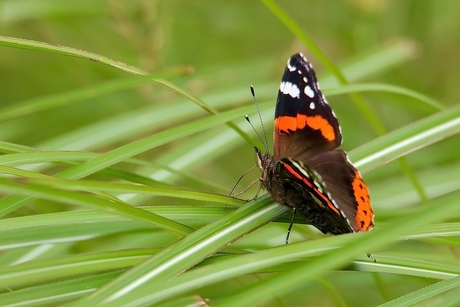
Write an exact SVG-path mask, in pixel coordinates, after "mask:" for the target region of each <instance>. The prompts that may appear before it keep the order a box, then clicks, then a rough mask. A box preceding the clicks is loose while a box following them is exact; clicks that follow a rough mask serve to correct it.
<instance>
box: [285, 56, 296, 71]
mask: <svg viewBox="0 0 460 307" xmlns="http://www.w3.org/2000/svg"><path fill="white" fill-rule="evenodd" d="M286 67H287V69H289V71H294V70H296V69H297V68H296V67H295V66H292V65H291V59H289V60H288V61H287V64H286Z"/></svg>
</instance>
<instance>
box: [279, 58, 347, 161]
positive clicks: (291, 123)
mask: <svg viewBox="0 0 460 307" xmlns="http://www.w3.org/2000/svg"><path fill="white" fill-rule="evenodd" d="M273 135H274V144H275V149H274V151H275V152H274V157H275V159H276V160H279V159H281V158H283V157H290V158H294V159H296V160H300V161H302V160H305V159H306V158H308V157H311V156H313V155H316V154H318V153H320V152H324V151H329V150H333V149H335V148H337V147H338V146H339V145H340V143H341V142H342V134H341V131H340V126H339V123H338V121H337V118H336V117H335V115H334V112H333V111H332V110H331V107H330V106H329V104H328V103H327V101H326V99H325V98H324V96H323V94H322V93H321V90H320V89H319V86H318V82H317V79H316V75H315V72H314V70H313V68H312V66H311V65H310V63H309V62H308V61H307V60H306V59H305V57H304V56H303V55H302V54H301V53H297V54H295V55H293V56H292V57H291V58H290V59H289V60H288V62H287V65H286V69H285V71H284V74H283V77H282V79H281V84H280V88H279V91H278V98H277V100H276V109H275V124H274V133H273Z"/></svg>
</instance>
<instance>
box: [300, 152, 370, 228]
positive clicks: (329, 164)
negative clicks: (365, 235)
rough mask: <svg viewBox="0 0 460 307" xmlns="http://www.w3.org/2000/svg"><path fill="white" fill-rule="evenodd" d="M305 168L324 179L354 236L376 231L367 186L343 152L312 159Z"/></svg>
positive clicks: (329, 153)
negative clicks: (359, 233)
mask: <svg viewBox="0 0 460 307" xmlns="http://www.w3.org/2000/svg"><path fill="white" fill-rule="evenodd" d="M304 164H305V165H307V167H308V168H311V169H314V170H315V171H316V172H317V173H318V174H319V175H320V176H321V179H322V181H323V184H324V186H325V189H326V191H327V193H329V194H330V196H331V199H333V200H334V202H335V204H336V206H337V208H338V209H339V210H340V213H341V215H343V217H344V218H345V219H346V220H347V221H348V222H349V224H350V226H351V227H352V229H353V231H354V232H363V231H368V230H371V229H372V228H373V226H374V212H373V210H372V206H371V202H370V198H369V191H368V189H367V185H366V184H365V183H364V181H363V179H362V177H361V174H360V173H359V172H358V170H357V169H356V168H355V167H354V166H353V165H352V164H351V162H350V160H349V159H348V156H347V154H346V153H345V152H344V151H343V150H332V151H328V152H324V153H321V154H318V155H315V156H312V157H310V158H309V159H307V160H306V161H304Z"/></svg>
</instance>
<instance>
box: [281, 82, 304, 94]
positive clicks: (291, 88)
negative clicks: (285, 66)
mask: <svg viewBox="0 0 460 307" xmlns="http://www.w3.org/2000/svg"><path fill="white" fill-rule="evenodd" d="M280 91H281V93H283V94H285V95H289V96H291V97H292V98H299V97H300V96H299V94H300V90H299V87H298V86H297V85H295V84H293V83H291V82H285V81H283V82H281V84H280Z"/></svg>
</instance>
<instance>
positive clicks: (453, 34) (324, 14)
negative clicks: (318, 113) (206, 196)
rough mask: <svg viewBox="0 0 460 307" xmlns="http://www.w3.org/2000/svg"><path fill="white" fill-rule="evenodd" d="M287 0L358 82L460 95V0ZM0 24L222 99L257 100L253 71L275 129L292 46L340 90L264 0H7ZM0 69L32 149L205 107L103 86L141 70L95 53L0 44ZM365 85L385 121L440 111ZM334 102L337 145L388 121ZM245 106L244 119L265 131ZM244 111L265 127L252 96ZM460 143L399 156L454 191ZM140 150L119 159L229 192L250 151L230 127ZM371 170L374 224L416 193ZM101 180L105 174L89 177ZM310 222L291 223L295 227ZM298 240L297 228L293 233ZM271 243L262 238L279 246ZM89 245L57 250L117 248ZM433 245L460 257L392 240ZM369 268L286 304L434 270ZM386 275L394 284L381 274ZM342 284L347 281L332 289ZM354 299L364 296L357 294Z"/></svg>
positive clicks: (113, 140) (155, 126)
mask: <svg viewBox="0 0 460 307" xmlns="http://www.w3.org/2000/svg"><path fill="white" fill-rule="evenodd" d="M278 4H279V5H280V6H281V7H282V9H283V10H285V12H286V13H287V14H288V15H289V16H290V17H291V18H292V19H293V20H295V21H296V22H297V23H298V25H299V26H300V27H301V29H302V30H303V31H305V33H306V34H307V35H308V37H309V38H310V39H312V41H314V42H315V44H316V45H317V46H318V47H319V49H320V50H321V51H322V52H323V53H324V54H325V55H326V56H327V57H328V58H329V60H330V61H332V63H334V64H335V65H336V66H337V67H339V69H341V70H342V71H343V72H344V74H345V75H346V76H347V78H348V80H349V81H350V82H352V83H354V82H372V83H384V84H390V85H397V86H399V87H402V88H407V89H411V90H413V91H415V92H418V93H420V94H423V95H427V96H429V97H431V98H433V99H434V100H436V101H438V102H439V103H440V104H442V105H444V106H445V107H451V106H455V105H457V101H458V100H459V98H460V91H459V86H458V84H460V73H459V71H460V70H459V68H460V57H459V56H458V50H459V49H460V35H459V34H460V31H459V29H460V2H458V1H455V0H444V1H434V0H431V1H416V0H413V1H397V0H379V1H377V0H368V1H366V0H346V1H345V0H344V1H321V0H310V1H282V2H281V1H279V2H278ZM0 34H1V35H3V36H9V37H17V38H23V39H28V40H34V41H40V42H46V43H50V44H53V45H61V46H67V47H72V48H76V49H80V50H84V51H88V52H93V53H96V54H99V55H102V56H106V57H108V58H112V59H114V60H117V61H120V62H123V63H127V64H129V65H132V66H135V67H138V68H140V69H142V70H144V71H147V72H149V73H162V74H166V76H167V77H165V79H168V80H169V81H170V82H172V83H173V84H175V85H176V86H178V87H179V88H181V89H183V90H184V91H187V92H188V93H191V94H192V95H194V96H196V97H199V98H200V99H202V100H203V101H204V102H205V103H207V104H208V105H209V106H212V107H214V108H216V109H217V110H219V111H225V110H231V109H234V108H236V107H241V106H245V105H251V104H252V103H253V102H252V97H251V95H250V92H249V85H251V84H252V85H254V86H255V89H256V94H257V99H258V101H259V102H261V103H263V102H266V101H272V102H273V107H272V108H270V109H266V108H265V109H263V110H262V116H263V118H264V122H265V124H266V128H267V132H268V135H269V138H271V127H272V126H271V125H272V124H271V121H272V118H273V108H274V103H275V99H276V94H277V90H278V82H279V79H280V78H281V74H282V72H283V70H284V65H285V63H286V60H287V59H288V57H289V56H290V55H292V54H293V53H296V52H299V51H301V52H303V53H304V54H305V55H306V56H307V58H308V59H309V60H310V61H311V62H312V63H313V66H314V67H315V69H316V71H317V73H318V76H319V81H320V83H321V85H322V88H323V89H324V90H325V92H326V95H327V93H328V90H329V91H330V89H331V88H336V87H339V83H338V82H337V80H336V79H335V78H334V77H333V76H332V75H331V72H330V71H328V70H327V69H325V67H324V65H323V63H322V61H321V59H318V57H317V56H316V55H317V54H315V52H314V51H313V52H312V50H309V49H308V48H307V47H306V46H305V45H304V44H302V43H301V42H300V41H299V39H298V38H296V37H295V36H294V35H293V34H292V33H291V32H290V31H289V30H288V29H287V28H286V26H285V25H283V24H282V23H281V22H280V21H279V20H278V19H277V18H276V17H275V16H274V15H273V14H272V13H271V12H270V10H269V9H267V7H266V6H264V5H263V3H261V2H259V1H177V0H168V1H147V0H139V1H137V0H131V1H118V0H106V1H91V0H79V1H74V0H67V1H57V0H53V1H51V0H42V1H34V0H27V1H26V0H14V1H13V0H11V1H0ZM0 72H1V74H0V78H1V79H0V93H1V95H0V140H2V141H5V142H11V143H15V144H19V145H26V146H30V147H34V148H36V149H42V150H78V151H91V152H99V153H103V152H107V151H109V150H111V149H114V148H117V147H119V146H122V145H124V144H127V143H130V142H132V141H135V140H138V139H141V138H143V137H145V136H148V135H153V134H155V133H157V132H159V131H163V130H165V129H167V128H171V127H175V126H178V125H181V124H184V123H187V122H190V121H192V120H195V119H198V118H200V117H204V116H206V115H207V113H206V112H205V111H204V110H202V109H201V108H200V107H199V106H197V105H195V104H194V103H193V102H192V101H189V100H186V99H184V98H182V97H180V96H178V95H176V94H174V93H172V92H171V91H168V90H167V89H165V88H162V87H159V86H155V85H149V84H143V85H142V86H137V87H134V86H132V87H131V88H128V89H117V90H113V91H108V92H107V93H104V92H103V91H102V90H101V88H102V87H103V86H105V85H107V84H110V82H112V81H117V80H122V79H130V78H132V77H131V76H130V75H129V74H128V73H127V72H125V71H121V70H118V69H115V68H113V67H109V66H105V65H102V64H100V63H97V62H96V61H89V60H87V59H81V58H75V57H69V56H63V55H56V54H51V53H46V52H37V51H31V50H23V49H17V48H9V47H5V46H0ZM167 74H171V75H167ZM168 76H171V77H168ZM93 87H95V90H94V91H88V92H87V93H86V94H85V95H84V96H83V98H75V96H72V95H71V98H69V99H61V100H59V102H58V103H57V104H56V105H55V106H52V107H46V108H44V109H43V110H40V111H34V110H32V109H29V110H27V109H26V111H25V112H24V113H21V114H19V115H17V116H16V115H14V116H6V117H1V116H2V115H1V113H2V111H4V112H6V111H8V110H10V109H11V108H15V107H16V106H18V105H20V104H23V103H24V104H28V103H33V102H34V101H37V100H38V101H40V100H42V101H43V100H47V99H49V97H53V96H54V95H60V94H69V93H73V92H74V91H80V90H87V89H90V88H93ZM361 97H362V98H363V99H364V101H365V102H366V103H367V104H368V105H369V106H370V107H371V108H372V109H373V111H374V112H375V114H377V118H378V120H379V121H380V123H381V124H382V126H383V127H385V129H386V131H392V130H395V129H397V128H401V127H404V126H406V125H408V124H410V123H413V122H415V121H417V120H419V119H422V118H424V117H427V116H430V115H432V114H434V113H435V112H436V111H438V110H436V108H432V107H430V106H428V105H426V104H424V103H421V102H420V101H418V100H417V99H413V98H408V97H407V96H402V95H396V94H393V93H387V92H384V91H382V92H379V91H377V92H375V91H374V92H365V93H362V94H361ZM328 100H329V102H330V104H331V106H332V107H333V109H334V110H335V112H336V114H337V116H338V118H339V121H340V123H341V125H342V131H343V134H344V144H343V148H345V149H346V150H353V149H355V148H357V147H358V146H361V145H363V144H366V142H368V141H371V140H373V139H375V138H376V137H377V136H378V135H379V133H378V132H376V131H375V130H374V129H373V128H372V126H371V125H370V124H369V122H368V120H367V119H366V118H365V116H364V115H361V114H360V113H359V111H358V109H357V107H356V105H355V104H353V103H352V100H351V99H350V98H349V97H348V96H346V95H331V96H330V97H329V98H328ZM162 112H165V113H162ZM5 114H6V113H5ZM164 114H168V115H167V116H165V115H164ZM175 115H177V116H175ZM243 116H244V114H241V120H237V121H235V122H237V123H238V125H239V126H240V127H241V129H243V130H245V131H247V132H248V133H249V134H250V135H251V137H253V138H254V140H255V142H258V141H257V140H256V137H255V136H254V135H253V132H252V131H251V130H250V128H249V127H248V126H247V124H246V123H245V121H244V119H243ZM250 116H251V118H252V119H253V120H252V121H253V122H255V124H256V127H259V125H258V124H257V122H258V120H257V115H255V108H254V112H253V113H252V114H250ZM258 129H259V128H258ZM459 141H460V138H459V136H453V137H451V138H447V139H446V140H442V141H440V142H438V143H435V144H434V145H432V146H428V147H426V148H422V149H420V150H417V151H416V152H414V153H411V154H410V155H408V156H407V157H406V162H407V167H408V168H409V169H410V170H411V171H412V172H413V174H415V177H416V178H417V180H418V181H419V182H420V185H421V186H422V187H423V190H424V191H425V193H426V194H427V195H428V197H429V198H431V197H435V196H438V195H442V194H444V193H447V192H449V191H452V190H456V189H458V184H459V179H458V178H459V176H458V174H459V172H460V163H459V161H458V150H457V149H458V144H459ZM137 158H139V159H142V161H144V162H146V163H151V165H137V166H136V167H134V168H133V167H132V166H125V165H120V166H119V168H120V169H122V170H126V171H131V172H133V173H135V174H139V175H145V176H147V177H150V178H153V179H155V180H158V181H160V182H162V183H167V184H172V185H173V186H177V187H181V188H186V189H196V190H200V191H203V192H209V193H222V194H228V192H229V191H230V190H231V188H232V187H233V185H234V183H235V182H236V180H237V179H238V178H239V177H240V176H241V175H242V174H243V173H244V172H245V171H246V170H248V169H249V168H250V167H252V166H253V165H254V161H255V159H254V153H253V150H252V145H250V144H248V142H246V141H245V140H244V139H243V138H241V137H240V136H238V135H237V134H236V133H234V132H233V131H232V130H231V129H229V128H228V127H227V126H225V125H221V126H218V127H216V128H212V129H210V130H209V131H205V132H202V133H200V134H197V135H193V136H191V137H187V138H185V139H181V140H179V141H176V142H172V143H168V144H166V145H164V146H161V147H158V148H156V149H154V150H150V151H148V152H145V153H142V154H141V155H139V156H137ZM352 158H353V155H352ZM60 169H62V166H59V165H58V166H54V167H53V168H48V169H45V170H43V173H45V174H54V173H56V172H57V171H58V170H60ZM175 172H177V173H175ZM252 174H253V176H251V175H250V176H248V177H247V178H245V181H244V183H242V184H241V187H244V186H245V185H246V184H247V183H249V182H250V181H252V180H253V179H254V178H255V176H257V175H254V174H257V172H254V173H252ZM364 178H365V180H366V181H367V182H368V183H369V187H370V192H371V197H372V199H373V204H374V211H375V213H376V216H377V217H376V225H377V226H376V227H377V228H378V227H381V226H380V225H385V221H391V220H392V219H393V218H394V217H396V218H397V217H398V215H399V214H398V210H401V212H407V210H411V206H415V207H417V206H418V205H420V202H421V199H423V196H421V195H420V193H418V192H416V189H415V188H414V184H413V183H411V181H410V180H409V178H408V177H407V173H406V175H404V172H403V170H402V169H401V166H400V165H399V164H398V163H397V162H391V163H389V164H386V165H384V166H381V167H379V168H377V169H374V170H373V171H372V172H369V173H366V174H365V176H364ZM93 179H97V180H105V179H106V178H104V177H103V176H102V177H101V175H96V176H94V177H93ZM241 189H242V188H241ZM248 195H249V196H248V197H247V198H250V197H251V195H250V193H248ZM127 199H128V200H131V198H130V197H128V198H127ZM132 201H133V204H140V205H142V204H152V200H151V199H149V200H148V201H146V200H145V199H139V198H138V199H137V200H136V198H135V197H134V198H132ZM171 203H172V204H174V205H178V204H184V203H185V204H187V202H186V201H184V200H180V199H177V200H173V201H171V200H168V204H171ZM192 203H193V202H192ZM73 209H74V208H73V207H72V206H69V207H63V206H62V204H60V203H58V202H48V201H40V200H38V201H35V202H34V203H32V204H30V205H29V206H27V207H23V208H21V209H19V210H17V211H14V212H11V213H10V215H9V216H10V217H13V216H23V215H34V214H41V213H46V212H61V211H66V210H73ZM456 218H457V217H453V221H456ZM379 221H380V222H382V223H381V224H379ZM303 228H305V226H296V227H295V229H297V231H300V232H301V231H302V230H299V229H303ZM285 230H286V224H280V225H277V226H272V228H265V231H264V230H263V229H262V230H260V231H259V232H258V234H251V235H249V236H248V237H246V238H244V239H243V240H242V241H243V242H246V243H242V244H243V246H251V247H252V248H254V249H258V248H260V246H258V242H260V241H259V240H266V241H267V242H268V241H269V239H270V238H271V237H276V238H279V242H280V244H282V242H283V239H282V238H283V236H284V234H285ZM294 231H296V230H294ZM252 235H254V236H252ZM302 235H304V234H302ZM306 236H311V234H307V235H306ZM302 238H303V237H301V235H299V236H298V237H296V235H295V234H294V235H293V240H294V242H295V241H299V240H301V239H302ZM245 240H246V241H245ZM128 241H129V240H128ZM142 242H143V243H139V246H144V245H145V246H148V240H145V241H142ZM267 242H265V241H264V243H263V244H262V243H261V246H265V244H267V245H271V244H273V245H280V244H278V243H273V242H271V243H269V244H268V243H267ZM456 242H457V241H456ZM104 243H105V244H108V242H104ZM118 243H119V242H118ZM457 243H458V242H457ZM86 244H87V243H85V242H83V243H82V244H80V245H76V247H75V246H73V247H72V248H69V250H67V251H65V252H63V255H64V254H72V253H75V252H93V251H95V250H98V248H99V249H101V250H103V249H104V248H107V249H109V250H110V248H108V247H107V246H105V247H104V248H103V247H101V246H100V245H99V244H100V243H99V242H89V243H88V244H87V245H86ZM119 244H120V246H121V247H119V248H121V249H122V248H128V247H138V246H137V245H136V244H132V245H133V246H130V244H128V243H126V242H124V243H123V244H121V243H119ZM124 244H125V245H124ZM108 245H110V244H108ZM452 245H455V244H452ZM438 248H439V249H438ZM449 249H450V251H449ZM439 250H441V251H442V253H443V257H445V258H443V259H449V260H447V261H451V262H455V261H458V255H459V250H458V245H457V246H455V247H453V246H450V247H446V246H442V247H439V246H438V247H433V246H431V245H427V246H425V245H423V244H421V243H408V244H406V245H403V246H401V245H396V246H394V247H392V249H389V250H388V251H387V254H392V253H394V254H401V255H405V254H411V255H412V256H414V255H417V254H418V253H419V252H420V251H423V253H425V252H427V253H428V255H429V253H430V251H431V252H432V253H433V254H436V253H438V252H440V251H439ZM450 252H452V254H451V253H450ZM427 259H429V256H427ZM443 261H444V260H443ZM457 263H458V262H457ZM360 274H363V273H361V272H345V274H341V275H337V274H335V275H334V274H333V275H332V276H329V277H328V278H329V279H328V280H327V281H325V280H321V281H318V282H317V283H312V284H310V285H309V286H308V289H306V290H305V293H304V294H303V295H302V297H299V295H300V293H302V292H298V293H296V298H293V297H285V298H283V299H280V301H278V305H280V306H281V305H283V304H286V305H292V304H294V303H298V302H303V303H300V304H301V305H303V304H305V305H306V304H307V302H309V303H308V304H310V305H311V306H330V305H337V304H338V305H340V304H342V306H346V305H349V304H353V305H354V306H367V305H368V304H377V303H382V302H384V301H386V300H389V299H392V298H395V297H398V296H400V295H403V294H405V293H408V292H410V291H412V290H415V289H418V288H420V287H422V286H425V285H428V284H431V283H433V282H434V280H431V279H424V278H415V277H409V278H405V277H398V276H385V275H384V274H383V276H377V275H373V276H372V275H370V274H368V275H366V276H364V277H363V276H361V277H360V278H359V279H357V278H355V277H356V276H355V275H360ZM350 276H351V277H350ZM251 278H253V279H254V280H252V279H251V281H250V282H249V281H248V283H251V284H252V283H255V282H257V280H258V277H257V276H255V277H254V276H252V277H251ZM376 280H377V281H379V282H381V281H382V280H384V281H385V282H387V283H386V285H385V287H386V290H385V291H383V290H382V289H379V287H378V286H375V285H374V284H373V283H377V282H376ZM350 281H356V284H352V283H350ZM390 281H391V283H393V284H392V285H388V284H389V283H390ZM245 282H246V281H245ZM235 283H236V285H233V284H232V286H231V287H232V289H234V288H238V287H242V284H241V283H243V284H244V282H242V280H239V281H235ZM331 284H333V285H331ZM366 284H373V285H372V289H369V294H368V295H367V296H368V297H366V298H365V299H363V298H361V295H363V292H367V291H368V290H367V289H364V290H363V287H365V286H364V285H366ZM377 284H378V283H377ZM403 285H404V286H403ZM336 287H338V289H339V290H331V289H336ZM341 287H342V288H341ZM350 289H351V290H350ZM330 291H332V292H333V293H334V295H332V297H328V298H327V299H325V297H324V295H325V294H324V293H330ZM218 292H219V289H215V288H214V289H213V288H212V287H211V288H208V289H206V290H205V291H204V292H203V294H202V295H204V296H206V295H209V297H212V296H213V295H215V293H218ZM224 292H225V291H224ZM217 296H218V295H217ZM361 299H362V300H363V304H359V303H357V302H358V301H359V300H361Z"/></svg>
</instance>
